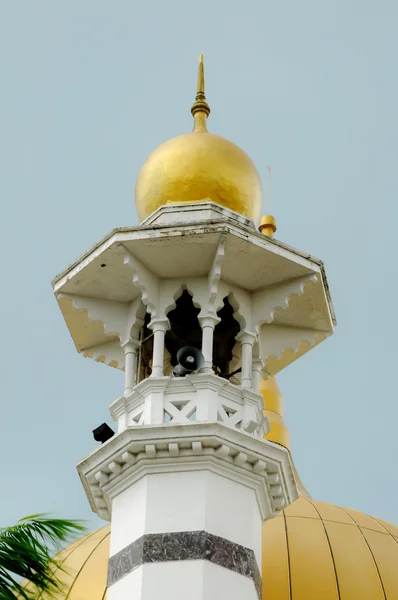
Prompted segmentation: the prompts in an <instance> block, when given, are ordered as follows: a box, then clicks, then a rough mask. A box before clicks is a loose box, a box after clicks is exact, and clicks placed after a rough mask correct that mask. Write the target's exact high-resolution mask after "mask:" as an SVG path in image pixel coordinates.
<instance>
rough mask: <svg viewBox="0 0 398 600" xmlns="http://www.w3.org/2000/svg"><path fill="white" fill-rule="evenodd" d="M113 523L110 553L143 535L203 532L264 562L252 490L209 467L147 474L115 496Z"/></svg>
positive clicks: (260, 521) (258, 518)
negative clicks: (248, 549)
mask: <svg viewBox="0 0 398 600" xmlns="http://www.w3.org/2000/svg"><path fill="white" fill-rule="evenodd" d="M111 523H112V528H111V548H110V554H111V556H113V555H114V554H116V553H117V552H119V551H120V550H122V549H123V548H125V547H126V546H128V545H129V544H131V543H132V542H134V541H135V540H136V539H138V538H139V537H141V536H142V535H143V534H144V533H167V532H172V531H199V530H204V531H207V532H208V533H212V534H214V535H218V536H220V537H223V538H226V539H227V540H230V541H231V542H235V543H236V544H240V545H241V546H244V547H246V548H250V549H251V550H254V552H255V554H256V558H257V561H258V564H261V535H262V518H261V515H260V511H259V507H258V503H257V499H256V496H255V493H254V491H253V490H252V489H250V488H248V487H246V486H245V485H242V484H239V483H237V482H235V481H231V480H230V479H226V478H224V477H221V476H220V475H217V474H215V473H211V472H210V471H205V470H203V471H194V472H190V471H188V472H183V473H160V474H157V475H147V476H146V477H145V478H143V479H141V480H140V481H138V482H137V483H135V484H133V485H132V486H131V487H129V488H128V489H126V490H125V491H124V492H122V493H120V494H118V495H117V496H116V497H115V498H114V499H113V503H112V521H111Z"/></svg>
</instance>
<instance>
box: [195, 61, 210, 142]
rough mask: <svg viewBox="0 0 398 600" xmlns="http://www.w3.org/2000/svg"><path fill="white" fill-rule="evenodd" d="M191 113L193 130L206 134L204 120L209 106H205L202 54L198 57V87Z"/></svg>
mask: <svg viewBox="0 0 398 600" xmlns="http://www.w3.org/2000/svg"><path fill="white" fill-rule="evenodd" d="M191 113H192V116H193V118H194V125H193V130H194V131H197V132H202V133H204V132H206V131H207V127H206V119H207V117H208V116H209V114H210V106H209V105H208V104H207V102H206V96H205V72H204V66H203V54H201V55H200V56H199V68H198V85H197V88H196V97H195V102H194V104H193V105H192V108H191Z"/></svg>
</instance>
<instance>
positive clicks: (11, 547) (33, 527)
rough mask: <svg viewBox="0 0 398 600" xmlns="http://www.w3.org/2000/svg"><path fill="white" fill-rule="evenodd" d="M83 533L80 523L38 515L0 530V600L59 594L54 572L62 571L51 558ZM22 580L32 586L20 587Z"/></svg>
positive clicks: (29, 598)
mask: <svg viewBox="0 0 398 600" xmlns="http://www.w3.org/2000/svg"><path fill="white" fill-rule="evenodd" d="M85 530H86V528H85V527H84V525H83V523H82V522H79V521H68V520H65V519H52V518H49V517H48V516H46V515H41V514H38V515H31V516H29V517H24V518H23V519H21V520H20V521H18V523H17V524H16V525H13V526H11V527H6V528H3V529H0V600H15V597H20V598H21V599H23V600H35V599H36V598H38V596H39V594H41V593H43V592H44V593H49V594H51V593H54V592H55V591H58V590H60V587H61V583H60V580H59V578H58V576H57V575H56V573H55V571H56V570H57V569H60V570H61V571H62V568H61V566H60V565H59V564H58V562H57V561H56V560H55V559H54V558H52V555H53V554H54V553H55V552H57V551H58V550H59V549H60V548H61V546H62V545H63V544H64V543H66V542H71V541H72V540H73V539H75V538H76V537H77V536H78V535H79V534H80V533H83V532H84V531H85ZM21 579H25V580H27V581H28V582H30V583H31V584H33V585H32V586H29V587H25V585H24V586H22V585H21V583H20V580H21Z"/></svg>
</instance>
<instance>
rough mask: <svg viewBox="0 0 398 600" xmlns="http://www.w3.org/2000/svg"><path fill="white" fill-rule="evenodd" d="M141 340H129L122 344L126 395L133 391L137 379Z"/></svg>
mask: <svg viewBox="0 0 398 600" xmlns="http://www.w3.org/2000/svg"><path fill="white" fill-rule="evenodd" d="M138 346H139V341H138V340H132V339H130V340H128V341H127V342H125V343H124V344H122V348H123V350H124V395H125V396H128V395H129V394H131V392H132V391H133V388H134V386H135V383H136V382H135V380H136V376H137V373H136V370H137V352H138Z"/></svg>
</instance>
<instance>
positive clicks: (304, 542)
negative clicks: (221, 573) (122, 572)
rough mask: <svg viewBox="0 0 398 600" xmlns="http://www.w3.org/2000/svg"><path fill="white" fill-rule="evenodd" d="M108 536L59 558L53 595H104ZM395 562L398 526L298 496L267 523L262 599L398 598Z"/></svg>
mask: <svg viewBox="0 0 398 600" xmlns="http://www.w3.org/2000/svg"><path fill="white" fill-rule="evenodd" d="M109 539H110V526H107V527H104V528H103V529H100V530H99V531H96V532H94V533H92V534H90V535H88V536H86V537H84V538H82V539H81V540H78V541H77V542H75V543H74V544H72V545H71V546H69V547H68V548H66V549H65V550H63V551H62V552H61V553H60V554H59V555H58V559H59V560H60V561H61V563H62V567H63V569H64V571H65V573H63V572H61V573H60V579H61V580H62V581H64V582H65V588H64V590H63V591H62V593H60V594H59V595H57V596H55V598H54V600H66V599H67V600H104V599H105V598H106V577H107V564H108V556H109ZM397 566H398V527H394V525H390V524H389V523H387V522H385V521H381V520H380V519H375V518H373V517H369V516H368V515H365V514H364V513H361V512H358V511H355V510H350V509H346V508H345V509H343V508H339V507H337V506H334V505H333V504H328V503H326V502H315V501H314V500H309V499H308V498H304V497H300V498H298V499H297V500H296V501H295V502H293V504H291V505H290V506H289V507H288V508H287V509H286V510H284V511H283V512H282V513H281V514H280V515H279V516H278V517H276V518H275V519H271V520H270V521H267V522H266V523H265V525H264V528H263V564H262V576H263V595H262V597H263V600H269V599H270V598H271V599H272V600H397V598H398V568H397ZM221 597H222V594H221ZM43 600H44V599H43Z"/></svg>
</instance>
